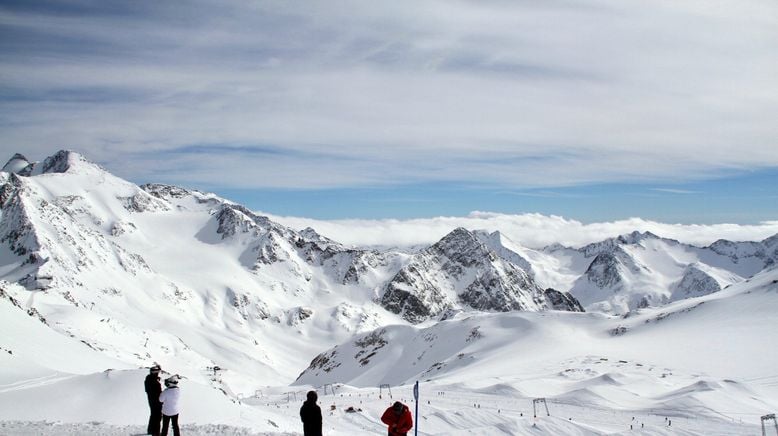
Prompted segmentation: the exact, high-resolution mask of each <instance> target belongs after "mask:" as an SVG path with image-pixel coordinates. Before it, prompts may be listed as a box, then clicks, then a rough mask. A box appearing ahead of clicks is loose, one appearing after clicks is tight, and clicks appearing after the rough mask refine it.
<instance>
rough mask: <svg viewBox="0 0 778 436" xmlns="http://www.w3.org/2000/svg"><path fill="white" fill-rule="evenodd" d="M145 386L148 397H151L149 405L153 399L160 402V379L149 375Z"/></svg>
mask: <svg viewBox="0 0 778 436" xmlns="http://www.w3.org/2000/svg"><path fill="white" fill-rule="evenodd" d="M143 384H144V385H146V396H147V397H149V403H151V399H152V398H154V399H156V401H157V402H159V394H160V393H161V392H162V385H161V384H159V377H157V375H156V374H149V375H147V376H146V381H145V382H144V383H143Z"/></svg>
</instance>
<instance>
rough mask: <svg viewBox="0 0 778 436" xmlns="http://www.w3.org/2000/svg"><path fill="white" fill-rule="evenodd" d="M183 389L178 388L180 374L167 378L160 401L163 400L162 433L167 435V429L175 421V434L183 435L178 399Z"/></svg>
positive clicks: (177, 435) (176, 435)
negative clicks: (179, 419) (179, 424)
mask: <svg viewBox="0 0 778 436" xmlns="http://www.w3.org/2000/svg"><path fill="white" fill-rule="evenodd" d="M180 396H181V391H180V390H179V389H178V376H177V375H174V376H172V377H169V378H167V379H165V390H164V391H162V393H161V394H159V401H160V402H162V434H161V436H167V429H168V426H169V425H170V422H171V421H172V422H173V436H181V432H180V430H179V429H178V414H179V412H180V410H179V407H178V399H179V397H180Z"/></svg>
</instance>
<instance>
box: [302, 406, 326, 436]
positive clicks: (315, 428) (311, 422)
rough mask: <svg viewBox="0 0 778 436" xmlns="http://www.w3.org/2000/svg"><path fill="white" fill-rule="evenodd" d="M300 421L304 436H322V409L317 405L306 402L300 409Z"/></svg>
mask: <svg viewBox="0 0 778 436" xmlns="http://www.w3.org/2000/svg"><path fill="white" fill-rule="evenodd" d="M300 419H301V420H302V421H303V435H304V436H321V408H320V407H319V406H318V405H317V404H316V403H312V402H310V401H306V402H304V403H303V407H300Z"/></svg>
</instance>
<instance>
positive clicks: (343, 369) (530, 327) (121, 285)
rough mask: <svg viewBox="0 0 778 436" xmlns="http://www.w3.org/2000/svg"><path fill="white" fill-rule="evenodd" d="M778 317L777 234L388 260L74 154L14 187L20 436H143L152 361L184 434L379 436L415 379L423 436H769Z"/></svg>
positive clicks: (9, 384) (480, 244)
mask: <svg viewBox="0 0 778 436" xmlns="http://www.w3.org/2000/svg"><path fill="white" fill-rule="evenodd" d="M776 313H778V235H775V236H772V237H770V238H767V239H765V240H762V241H746V242H739V241H728V240H719V241H717V242H715V243H713V244H711V245H709V246H705V247H698V246H694V245H690V244H686V243H683V242H680V241H676V240H673V239H667V238H663V237H661V236H658V235H654V234H652V233H648V232H633V233H630V234H625V235H614V237H613V238H610V239H607V240H604V241H601V242H597V243H593V244H589V245H585V246H582V247H568V246H563V245H560V244H554V245H550V246H546V247H525V246H522V245H521V244H520V243H518V242H515V241H511V240H510V239H508V238H507V237H505V236H504V235H502V234H500V233H499V232H486V231H482V230H479V229H464V228H455V229H452V230H451V232H450V233H449V234H447V235H446V236H445V237H443V238H442V239H441V240H440V241H438V242H436V243H435V244H432V245H430V246H428V247H421V248H416V249H409V250H399V249H398V250H377V249H369V248H363V247H353V246H345V245H343V244H341V243H339V242H338V241H334V240H332V239H329V238H328V237H326V236H323V235H321V234H319V233H318V232H317V231H316V230H315V229H311V228H305V229H293V228H290V227H287V226H284V225H282V224H280V223H277V222H274V221H273V220H271V219H269V218H268V217H266V216H262V215H259V214H257V213H256V212H253V211H251V210H249V209H247V208H246V207H244V206H242V205H240V204H236V203H234V202H232V201H230V200H228V199H224V198H220V197H218V196H216V195H214V194H210V193H205V192H200V191H197V190H191V189H186V188H184V187H176V186H169V185H160V184H147V185H142V186H138V185H135V184H133V183H131V182H128V181H126V180H123V179H121V178H119V177H116V176H114V175H112V174H110V173H109V172H107V171H106V170H104V169H103V168H101V167H100V166H98V165H96V164H94V163H92V162H90V161H88V160H87V159H86V158H85V157H83V156H81V155H79V154H78V153H75V152H71V151H65V150H63V151H60V152H58V153H56V154H55V155H53V156H51V157H49V158H47V159H45V160H44V161H42V162H30V161H28V160H27V159H26V158H25V157H24V156H21V155H15V156H13V157H12V158H11V159H10V160H9V161H8V163H7V164H6V165H5V166H4V167H3V169H2V172H0V314H1V315H0V330H2V332H3V335H2V340H0V433H2V434H5V433H8V434H39V433H43V434H136V433H143V429H145V425H143V424H144V422H145V420H146V413H147V409H146V405H145V398H144V394H143V391H142V390H141V388H140V384H141V380H142V379H143V377H144V376H145V374H146V372H147V369H146V368H148V367H149V366H150V365H152V364H153V363H159V364H160V365H161V366H162V368H163V369H164V370H165V371H166V372H168V373H170V374H179V375H181V376H182V377H183V379H184V380H183V382H182V392H184V394H183V395H184V400H183V401H184V406H183V409H184V410H185V412H183V413H182V417H181V420H182V422H183V423H185V424H189V425H191V427H189V428H188V431H187V434H230V433H234V434H252V433H257V434H301V431H302V427H301V425H300V424H299V416H298V415H297V409H298V408H299V404H300V402H301V400H302V396H301V395H304V392H305V391H307V390H308V389H311V388H315V389H318V390H319V392H320V398H321V399H322V405H323V408H324V409H326V413H325V418H324V420H325V434H327V435H353V434H383V432H384V429H383V427H382V425H381V424H380V421H379V419H378V417H379V416H380V414H381V412H382V411H383V409H384V408H385V407H387V406H388V405H389V404H390V401H389V400H388V399H387V398H386V395H388V393H385V392H384V388H380V387H379V386H381V385H389V386H390V387H391V389H392V394H391V395H392V397H393V398H394V399H398V398H402V399H403V400H404V401H405V402H407V403H409V404H410V403H411V401H412V396H411V385H412V384H413V383H414V382H416V381H420V382H421V401H420V404H419V405H420V409H421V410H420V422H419V434H424V435H433V434H435V435H455V434H482V435H496V434H510V435H513V434H550V435H559V434H572V435H599V434H628V433H629V432H630V426H632V427H634V428H633V429H632V430H634V431H635V432H637V431H642V432H643V433H640V434H668V435H669V434H688V435H732V434H743V435H747V434H757V433H758V432H759V425H760V420H759V418H760V417H761V416H763V415H766V414H768V413H775V412H776V411H778V372H776V370H775V368H776V364H778V351H777V350H776V348H775V346H774V345H773V342H774V341H773V339H772V337H771V335H772V334H773V332H776V331H778V317H776V316H775V314H776ZM215 368H218V369H215ZM379 395H380V396H381V397H380V398H379ZM535 398H544V399H546V400H547V404H548V407H549V411H550V413H546V411H545V409H543V410H542V413H535V412H533V408H532V407H533V402H532V400H533V399H535ZM330 405H332V406H333V407H334V409H332V410H330ZM349 406H353V407H355V408H359V409H362V410H361V411H358V412H355V413H346V412H345V411H344V409H345V408H346V407H349ZM536 415H537V416H536ZM668 420H672V425H668V422H667V421H668ZM42 421H48V422H42ZM185 428H186V427H185ZM25 432H28V433H25Z"/></svg>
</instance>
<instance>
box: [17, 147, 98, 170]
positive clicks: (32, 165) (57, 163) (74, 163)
mask: <svg viewBox="0 0 778 436" xmlns="http://www.w3.org/2000/svg"><path fill="white" fill-rule="evenodd" d="M74 168H88V169H87V170H86V171H87V172H90V170H93V169H96V170H99V171H105V170H103V169H102V168H101V167H100V166H99V165H97V164H95V163H93V162H90V161H89V160H87V159H86V158H85V157H84V156H82V155H81V154H80V153H77V152H75V151H72V150H60V151H58V152H56V153H54V154H53V155H51V156H49V157H47V158H46V159H44V160H43V163H40V162H30V161H29V160H28V159H27V158H26V157H25V156H24V155H23V154H21V153H16V154H14V155H13V157H11V159H10V160H9V161H8V162H7V163H6V164H5V166H4V167H3V171H6V172H10V173H15V174H18V175H20V176H36V175H39V174H50V173H67V172H72V171H73V169H74Z"/></svg>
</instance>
